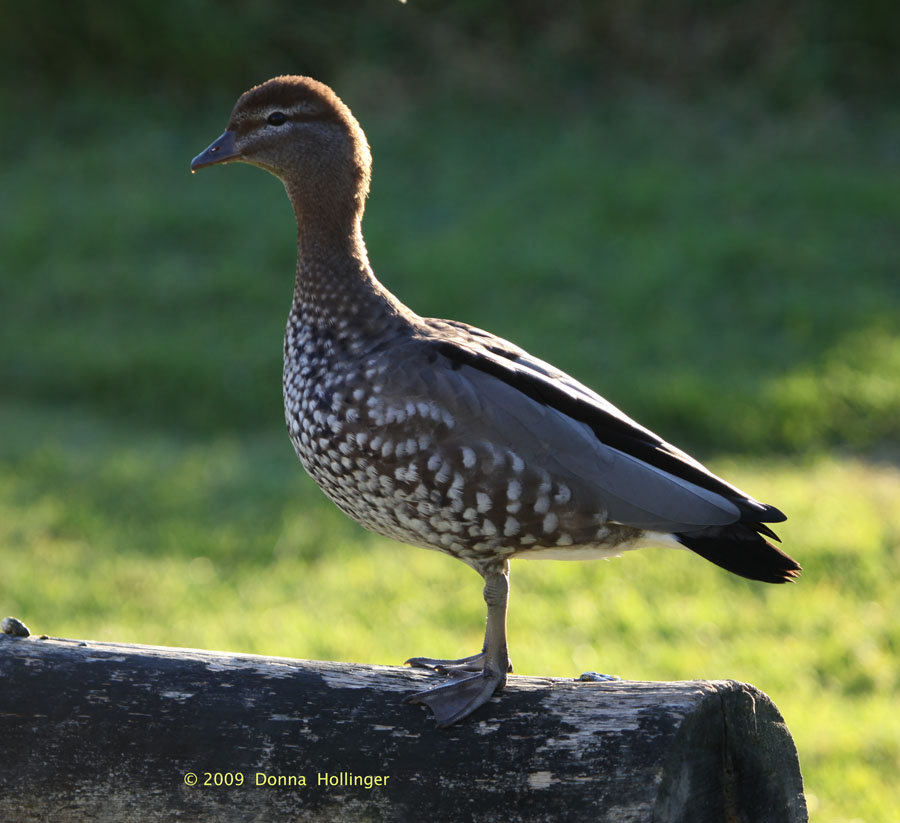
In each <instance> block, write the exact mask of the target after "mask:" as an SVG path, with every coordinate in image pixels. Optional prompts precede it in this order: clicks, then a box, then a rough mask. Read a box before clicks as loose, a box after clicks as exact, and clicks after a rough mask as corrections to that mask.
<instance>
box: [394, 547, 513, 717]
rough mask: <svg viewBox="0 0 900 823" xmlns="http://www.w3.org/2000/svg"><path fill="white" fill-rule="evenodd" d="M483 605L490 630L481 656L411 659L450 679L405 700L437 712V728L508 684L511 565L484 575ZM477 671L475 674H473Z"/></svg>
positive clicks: (478, 704)
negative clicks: (508, 611)
mask: <svg viewBox="0 0 900 823" xmlns="http://www.w3.org/2000/svg"><path fill="white" fill-rule="evenodd" d="M484 602H485V603H486V604H487V629H486V631H485V635H484V648H483V650H482V652H481V653H480V654H475V655H472V656H471V657H463V658H460V659H459V660H436V659H434V658H430V657H418V658H412V659H411V660H409V661H407V662H409V663H410V665H413V666H422V667H424V668H429V669H433V670H435V671H438V672H440V673H442V674H443V673H446V674H449V675H450V677H451V680H450V682H449V683H445V684H443V685H441V686H435V687H434V688H433V689H428V690H427V691H423V692H416V694H412V695H410V696H409V697H407V698H406V702H408V703H421V704H423V705H425V706H427V707H428V708H429V709H431V711H432V712H433V713H434V717H435V720H437V725H438V728H445V727H446V726H450V725H452V724H453V723H456V722H457V721H459V720H462V719H463V718H464V717H468V716H469V715H470V714H472V712H474V711H475V710H476V709H477V708H478V707H479V706H483V705H484V704H485V703H487V701H488V700H490V699H491V697H492V695H493V694H494V692H495V691H497V690H498V689H502V688H503V687H504V686H505V685H506V674H507V672H508V671H510V670H511V668H512V667H511V665H510V662H509V653H508V651H507V647H506V608H507V604H508V602H509V563H508V562H506V561H505V562H504V563H503V565H502V567H501V568H500V570H499V571H492V572H488V573H485V574H484ZM473 672H474V673H473Z"/></svg>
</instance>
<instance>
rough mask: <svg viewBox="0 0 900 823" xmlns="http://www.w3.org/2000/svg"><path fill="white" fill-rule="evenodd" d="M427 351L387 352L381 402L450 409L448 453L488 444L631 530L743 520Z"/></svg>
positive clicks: (495, 382)
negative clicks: (388, 359) (414, 402)
mask: <svg viewBox="0 0 900 823" xmlns="http://www.w3.org/2000/svg"><path fill="white" fill-rule="evenodd" d="M429 353H430V349H429V348H428V347H426V346H423V345H422V344H421V343H420V342H418V341H410V344H409V348H407V351H406V352H402V353H401V352H398V351H397V350H394V351H392V355H391V361H392V364H393V366H392V368H391V369H390V371H389V372H388V373H386V374H385V381H384V384H383V388H382V398H383V400H384V401H385V402H391V401H392V399H394V398H395V399H396V401H397V402H398V403H399V402H400V399H401V398H402V399H403V401H404V402H406V401H408V400H409V399H410V398H419V399H422V400H425V401H433V402H435V403H436V404H437V405H438V406H440V407H441V408H442V409H443V410H445V411H446V412H448V413H449V414H450V415H451V416H452V418H453V421H454V422H453V426H452V427H449V428H448V427H440V426H436V427H435V428H434V429H433V435H434V437H436V438H437V443H436V445H438V446H441V447H444V448H449V449H453V448H462V447H464V446H472V445H474V444H478V443H489V444H491V445H492V446H493V447H494V448H497V449H505V450H509V451H511V452H514V453H515V454H517V455H520V456H521V457H522V458H523V459H524V460H525V462H526V464H527V466H528V467H529V468H531V469H532V470H536V471H541V472H546V473H548V474H549V475H550V476H551V477H553V478H554V480H556V481H558V482H562V483H565V484H566V485H567V486H568V487H569V488H570V489H571V490H572V495H573V500H572V505H573V506H575V507H576V508H577V509H579V510H583V511H584V512H585V513H586V514H587V513H596V512H598V511H605V512H606V515H607V518H608V519H609V520H612V521H615V522H618V523H622V524H624V525H628V526H634V527H636V528H641V529H652V530H655V531H662V532H678V531H689V530H693V529H697V528H700V527H704V526H716V525H727V524H730V523H734V522H736V521H737V520H738V519H739V518H740V512H739V509H738V507H737V506H736V505H735V504H734V503H732V502H731V501H729V500H728V499H727V498H725V497H724V496H722V495H720V494H717V493H715V492H713V491H710V490H708V489H704V488H701V487H699V486H697V485H695V484H693V483H690V482H688V481H686V480H684V479H682V478H678V477H675V476H674V475H672V474H670V473H668V472H665V471H663V470H661V469H659V468H657V467H654V466H652V465H650V464H648V463H646V462H644V461H642V460H640V459H638V458H636V457H634V456H632V455H629V454H626V453H625V452H622V451H620V450H618V449H615V448H613V447H611V446H609V445H607V444H605V443H603V442H602V441H600V440H599V439H598V437H597V436H596V434H595V433H594V432H593V431H592V430H591V428H590V427H589V426H588V425H586V424H585V423H582V422H580V421H577V420H574V419H573V418H571V417H569V416H568V415H566V414H565V413H563V412H561V411H559V410H558V409H555V408H552V407H549V406H546V405H544V404H541V403H539V402H537V401H536V400H533V399H532V398H530V397H528V396H527V395H525V394H523V393H522V392H520V391H519V390H518V389H516V388H515V387H513V386H510V385H508V384H507V383H505V382H504V381H502V380H500V379H498V378H496V377H494V376H492V375H490V374H487V373H485V372H482V371H480V370H478V369H475V368H472V367H470V366H467V365H462V366H459V367H457V368H450V367H449V366H447V364H446V361H443V360H438V361H437V362H436V363H431V362H429V359H430V358H429V357H428V355H429ZM523 354H524V353H523ZM431 359H433V358H431ZM537 362H538V363H540V361H537ZM541 365H545V364H541ZM548 371H549V367H548ZM556 374H557V373H554V375H553V376H554V378H555V377H556ZM548 376H550V375H548ZM563 377H565V375H563ZM566 382H567V383H568V384H569V385H568V386H567V388H569V390H571V391H578V392H579V393H582V394H584V395H585V396H589V397H590V398H591V400H592V401H594V402H597V398H599V395H597V396H594V394H593V392H590V390H588V389H586V388H585V387H583V386H581V384H578V383H577V382H576V381H574V380H572V378H567V379H566ZM599 401H600V402H602V403H603V404H604V406H605V407H610V408H613V409H614V408H615V407H612V406H611V404H608V403H607V402H606V401H605V400H603V399H602V398H599ZM616 411H618V410H616Z"/></svg>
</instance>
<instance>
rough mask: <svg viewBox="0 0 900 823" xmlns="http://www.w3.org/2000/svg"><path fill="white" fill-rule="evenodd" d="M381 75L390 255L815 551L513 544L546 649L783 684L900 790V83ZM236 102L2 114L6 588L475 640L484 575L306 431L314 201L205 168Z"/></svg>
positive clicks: (431, 305) (387, 638)
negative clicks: (548, 87) (739, 562)
mask: <svg viewBox="0 0 900 823" xmlns="http://www.w3.org/2000/svg"><path fill="white" fill-rule="evenodd" d="M351 95H352V90H351V94H347V95H346V96H347V99H348V102H349V103H350V104H351V106H352V107H353V109H354V111H355V112H356V113H357V115H358V116H359V118H360V120H361V121H362V123H363V126H364V127H365V128H366V130H367V132H368V133H369V137H370V140H371V142H372V144H373V149H374V154H375V183H374V189H373V194H372V197H371V199H370V204H369V211H368V218H367V221H366V236H367V240H368V245H369V251H370V254H371V257H372V260H373V264H374V266H375V269H376V271H377V272H378V273H379V275H380V276H381V278H382V279H383V280H384V281H385V282H386V283H387V284H388V286H389V287H391V288H392V289H393V290H394V291H395V292H396V293H397V294H398V295H400V296H401V297H402V298H403V299H404V300H405V301H406V302H408V303H409V304H410V305H411V306H412V307H413V308H415V309H416V310H417V311H419V312H421V313H423V314H432V315H438V316H448V317H455V318H459V319H463V320H467V321H469V322H472V323H475V324H476V325H480V326H484V327H487V328H490V329H491V330H493V331H495V332H497V333H500V334H503V335H505V336H508V337H510V338H512V339H514V340H515V341H516V342H518V343H519V344H521V345H524V346H525V347H526V348H529V349H530V350H532V351H533V352H534V353H535V354H536V355H538V356H540V357H543V358H545V359H548V360H551V361H553V362H555V363H557V364H558V365H560V366H562V367H564V368H566V369H568V370H569V371H571V372H573V373H574V374H575V375H576V376H578V377H579V378H581V379H583V380H585V381H586V382H587V383H588V384H589V385H591V386H592V387H594V388H596V389H598V390H599V391H601V392H602V393H604V394H605V395H606V396H607V397H609V398H610V399H611V400H612V401H614V402H616V403H617V404H619V405H621V406H623V407H624V408H625V409H626V411H628V412H629V413H630V414H632V415H633V416H635V417H637V418H638V419H639V420H641V421H642V422H645V423H646V424H648V425H650V426H652V427H654V428H656V429H657V430H659V431H660V433H661V434H663V435H664V436H666V437H668V438H669V439H671V440H673V441H674V442H676V443H678V444H679V445H682V446H686V447H689V448H691V449H693V450H698V454H699V456H701V457H703V458H705V459H709V460H710V462H711V463H712V465H713V467H714V468H715V469H717V470H720V471H721V472H723V473H725V474H726V476H727V477H728V478H729V479H731V480H733V481H734V482H736V483H737V484H738V485H740V486H742V487H744V488H746V489H747V490H748V491H749V492H750V493H752V494H754V495H755V496H757V497H759V498H761V499H763V500H765V501H767V502H771V503H774V504H775V505H777V506H779V507H780V508H782V509H784V510H785V511H786V512H787V513H788V515H789V517H790V519H789V520H788V522H787V523H786V524H785V525H784V527H783V528H779V532H780V534H781V535H782V537H783V538H784V544H785V546H786V548H787V549H788V551H789V552H790V553H791V554H792V555H793V556H795V557H797V558H798V560H800V562H801V563H802V564H803V565H804V567H805V572H804V575H803V577H802V578H801V580H800V581H799V582H798V583H797V584H796V585H791V586H781V587H764V586H762V585H758V584H753V583H749V582H747V581H743V580H741V579H738V578H736V577H733V576H730V575H727V574H726V573H724V572H722V571H721V570H719V569H716V568H715V567H713V566H711V565H709V564H706V563H703V562H702V561H700V560H699V559H698V558H695V557H691V556H690V555H689V554H688V553H686V552H684V553H682V552H665V551H663V550H647V551H642V552H637V553H634V554H632V555H629V556H626V557H624V558H622V559H618V560H615V561H613V562H612V563H599V562H598V563H577V564H573V563H541V562H538V561H535V562H534V563H533V564H528V563H524V562H517V563H515V564H514V567H513V592H512V601H511V615H510V642H511V648H512V655H513V659H514V661H515V663H516V669H517V671H518V672H520V673H524V674H548V675H560V676H569V675H571V676H575V675H577V674H579V673H580V672H581V671H583V670H587V669H597V670H602V671H610V672H615V673H618V674H621V675H622V676H624V677H627V678H635V679H642V678H646V679H692V678H735V679H739V680H746V681H748V682H752V683H754V684H755V685H757V686H758V687H759V688H761V689H763V690H764V691H766V692H768V693H769V694H770V695H771V696H772V697H773V699H774V700H775V702H776V703H777V704H778V706H779V708H780V709H781V710H782V712H783V713H784V715H785V717H786V720H787V722H788V724H789V727H790V729H791V731H792V732H793V734H794V736H795V739H796V741H797V744H798V748H799V751H800V758H801V764H802V767H803V771H804V776H805V780H806V787H807V791H808V793H809V796H810V797H809V799H810V806H811V809H812V810H813V812H814V814H813V819H814V820H816V821H823V823H824V821H829V823H831V822H832V821H839V820H850V819H858V820H866V821H877V820H888V819H890V817H891V814H892V812H896V810H897V809H898V808H900V789H898V784H900V781H898V775H900V718H898V714H897V701H898V697H900V665H898V654H900V606H898V595H900V590H898V583H897V579H898V571H900V506H898V505H897V501H898V500H900V471H898V469H897V466H896V460H897V458H898V451H897V448H896V445H897V443H898V442H900V379H898V378H900V277H898V270H897V252H898V237H900V185H898V184H900V175H898V155H897V153H896V134H897V127H898V125H900V118H898V117H896V116H893V117H892V116H888V115H879V116H878V117H875V116H872V117H870V118H869V119H866V120H862V119H860V118H851V117H848V116H846V115H845V114H843V113H841V112H840V111H837V110H834V109H822V110H815V111H807V112H802V113H794V114H785V115H784V116H782V117H779V118H775V117H774V116H772V115H760V114H759V113H758V112H756V111H755V110H754V109H753V107H752V106H748V107H744V106H742V105H741V104H740V103H736V102H734V101H707V102H705V103H702V104H701V103H698V104H693V105H689V104H678V105H676V104H673V103H667V102H665V101H663V100H660V99H657V98H654V97H651V96H643V97H641V96H639V97H637V98H636V99H635V100H632V101H630V102H618V103H615V102H611V103H608V104H605V105H604V106H602V107H598V108H597V110H592V111H590V112H588V111H586V110H581V109H579V108H577V107H574V108H572V109H566V108H565V106H564V105H563V104H552V105H551V104H550V103H548V106H547V109H546V110H542V111H541V114H542V115H544V116H542V117H540V118H538V117H536V116H535V113H534V111H525V110H521V109H518V108H516V107H515V106H510V107H509V108H508V109H503V110H501V111H496V110H494V111H490V110H488V109H487V107H479V106H478V105H477V104H472V105H469V106H466V107H463V106H462V105H461V104H460V103H459V102H456V103H455V104H454V105H452V106H450V107H444V106H442V105H441V104H440V101H434V102H433V103H431V104H430V105H426V104H422V105H419V104H418V103H417V104H416V106H405V107H404V106H402V105H401V106H397V107H395V108H393V109H385V108H383V107H379V106H378V105H376V103H375V101H373V100H371V99H367V98H366V97H365V96H360V98H359V99H354V98H353V97H352V96H351ZM232 102H233V101H232V100H231V99H227V100H226V99H224V98H217V99H212V100H210V101H207V103H205V106H206V107H205V108H204V109H203V110H202V111H199V112H198V111H196V110H192V109H188V108H187V107H186V106H185V105H184V104H183V103H182V104H179V105H180V107H179V108H175V109H173V108H171V107H166V106H165V105H164V104H163V103H162V102H161V101H160V100H153V99H150V100H147V101H142V104H141V105H138V101H134V100H131V101H123V100H116V99H108V98H107V99H101V98H98V97H90V96H87V95H85V96H82V97H76V98H74V99H71V100H69V101H67V102H64V103H60V102H59V101H53V102H52V105H51V101H49V100H44V99H41V98H40V97H36V98H32V99H31V100H30V101H27V102H23V101H21V100H16V101H15V105H16V107H17V109H16V121H17V122H20V123H27V124H29V125H28V128H27V129H20V130H16V129H9V128H7V129H5V130H4V133H3V134H2V141H3V142H2V144H0V148H2V150H3V156H4V159H5V161H6V162H5V167H4V169H3V171H2V172H0V191H2V192H3V199H4V204H5V206H4V215H3V218H2V221H0V250H2V251H0V255H2V262H0V266H2V269H0V352H2V357H0V385H2V386H3V392H2V395H0V432H2V435H0V562H2V565H3V569H4V574H3V577H2V583H0V611H2V612H3V613H4V614H14V615H16V616H18V617H20V618H22V619H23V620H25V622H26V623H28V624H29V625H30V626H31V628H32V629H33V630H35V631H37V632H47V633H50V634H54V635H60V636H74V637H88V638H98V639H113V640H119V641H127V642H139V643H158V644H166V645H175V646H194V647H205V648H220V649H229V650H233V651H246V652H257V653H263V654H279V655H289V656H297V657H307V658H325V659H342V660H357V661H367V662H378V663H399V662H401V661H402V660H404V659H405V658H406V657H408V656H410V655H414V654H428V655H435V656H441V655H446V656H457V655H460V654H468V653H471V652H472V651H473V650H474V649H475V648H476V647H477V645H478V644H479V643H480V640H481V632H482V629H483V620H484V614H483V603H482V601H481V596H480V585H479V581H478V578H477V577H476V576H475V575H474V573H473V572H471V571H470V570H468V569H466V568H465V567H464V566H463V565H462V564H459V563H453V562H451V561H450V560H449V559H447V558H444V557H442V556H440V555H438V554H435V553H430V552H424V551H419V550H414V549H411V548H408V547H404V546H401V545H398V544H395V543H391V542H390V541H385V540H382V539H381V538H378V537H376V536H373V535H370V534H368V533H366V532H364V531H362V530H361V529H359V528H358V527H356V526H355V525H354V524H353V523H351V522H349V521H348V520H347V519H346V518H344V517H343V515H341V514H340V513H339V512H338V511H337V510H336V509H334V508H333V507H331V506H330V504H328V503H327V501H325V500H324V498H323V497H322V496H321V494H320V493H319V492H318V491H317V490H316V489H315V487H314V486H313V484H312V483H311V482H310V481H309V480H308V479H307V478H306V477H305V475H303V473H302V470H301V469H300V467H299V465H298V464H297V462H296V459H295V458H294V456H293V454H292V452H291V449H290V445H289V443H288V441H287V437H286V435H285V434H284V433H283V431H282V428H283V423H282V412H281V399H280V377H281V359H280V351H281V343H280V338H281V334H282V329H283V323H284V318H285V316H286V313H287V308H288V301H289V297H290V289H291V285H292V277H293V265H294V251H295V249H294V229H293V224H292V215H291V212H290V209H289V207H288V204H287V202H286V199H285V197H284V194H283V192H282V191H281V189H280V186H279V184H278V183H277V181H275V180H274V179H273V178H270V177H268V176H266V175H264V174H262V173H261V172H259V171H257V170H254V169H249V168H235V167H231V168H227V169H217V170H210V171H208V172H205V173H203V174H202V175H200V176H199V177H196V178H193V179H192V178H191V177H190V175H189V174H188V171H187V167H188V162H189V160H190V158H191V157H192V156H193V155H194V154H196V153H197V152H198V151H200V150H201V149H202V148H204V147H205V146H206V145H207V143H209V142H210V141H211V140H212V139H213V138H214V137H216V136H217V135H218V134H219V132H220V131H221V129H222V128H223V126H224V124H225V120H226V118H227V114H228V111H229V110H230V106H231V104H232ZM7 103H9V101H7ZM551 114H552V115H554V116H550V115H551ZM348 592H349V593H351V594H348Z"/></svg>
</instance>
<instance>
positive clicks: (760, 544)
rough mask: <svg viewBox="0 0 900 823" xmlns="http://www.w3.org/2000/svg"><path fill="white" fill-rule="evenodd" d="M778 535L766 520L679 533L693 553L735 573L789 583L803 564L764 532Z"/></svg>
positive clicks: (680, 538)
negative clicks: (766, 523)
mask: <svg viewBox="0 0 900 823" xmlns="http://www.w3.org/2000/svg"><path fill="white" fill-rule="evenodd" d="M763 534H764V535H766V536H767V537H771V538H773V539H774V540H778V536H777V535H776V534H775V533H774V532H773V531H772V530H771V529H770V528H769V527H768V526H766V525H764V524H762V523H733V524H732V525H730V526H716V527H711V528H708V529H703V530H702V531H699V532H690V533H687V534H676V535H675V537H677V538H678V541H679V542H680V543H681V544H682V545H683V546H686V547H687V548H689V549H690V550H691V551H692V552H696V553H697V554H699V555H700V556H701V557H704V558H706V559H707V560H709V561H710V562H711V563H715V564H716V565H717V566H721V567H722V568H723V569H727V570H728V571H730V572H733V573H734V574H739V575H740V576H741V577H746V578H748V579H749V580H760V581H762V582H763V583H787V582H788V581H791V580H794V579H795V578H797V577H799V576H800V572H801V571H802V569H801V567H800V564H799V563H798V562H797V561H796V560H794V558H792V557H790V556H788V555H787V554H785V553H784V552H783V551H781V549H779V548H777V547H775V546H773V545H772V544H771V543H769V542H768V541H767V540H766V539H765V538H764V537H763V536H762V535H763Z"/></svg>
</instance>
